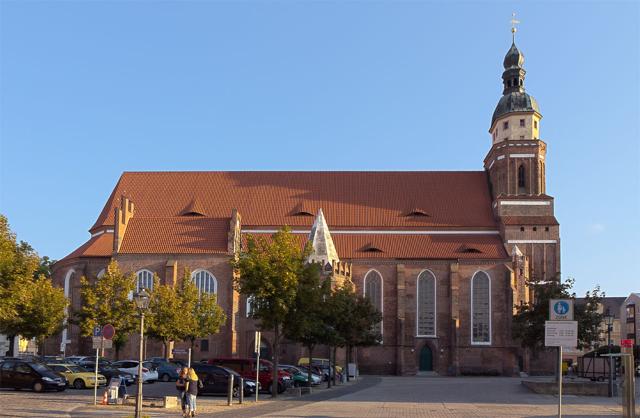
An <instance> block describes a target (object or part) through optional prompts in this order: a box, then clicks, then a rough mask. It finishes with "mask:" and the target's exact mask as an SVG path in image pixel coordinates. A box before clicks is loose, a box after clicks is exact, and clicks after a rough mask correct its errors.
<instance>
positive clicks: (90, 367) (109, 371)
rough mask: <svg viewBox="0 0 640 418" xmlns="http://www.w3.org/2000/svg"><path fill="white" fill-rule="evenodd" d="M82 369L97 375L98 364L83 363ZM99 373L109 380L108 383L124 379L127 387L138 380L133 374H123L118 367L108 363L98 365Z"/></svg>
mask: <svg viewBox="0 0 640 418" xmlns="http://www.w3.org/2000/svg"><path fill="white" fill-rule="evenodd" d="M80 367H82V368H83V369H85V370H86V371H88V372H92V373H95V370H96V363H91V362H87V361H83V362H82V363H81V364H80ZM98 373H100V374H101V375H103V376H104V377H105V378H106V379H107V382H109V381H110V380H111V379H112V378H114V377H118V378H123V379H124V383H125V384H126V385H127V386H130V385H132V384H133V383H134V382H135V381H136V378H135V377H134V376H133V375H132V374H131V373H129V372H123V371H122V370H119V369H117V368H116V367H113V366H112V365H111V363H107V362H102V361H101V362H99V363H98Z"/></svg>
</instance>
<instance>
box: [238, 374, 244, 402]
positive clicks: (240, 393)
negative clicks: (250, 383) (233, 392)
mask: <svg viewBox="0 0 640 418" xmlns="http://www.w3.org/2000/svg"><path fill="white" fill-rule="evenodd" d="M238 402H239V403H242V402H244V377H241V378H240V384H239V387H238Z"/></svg>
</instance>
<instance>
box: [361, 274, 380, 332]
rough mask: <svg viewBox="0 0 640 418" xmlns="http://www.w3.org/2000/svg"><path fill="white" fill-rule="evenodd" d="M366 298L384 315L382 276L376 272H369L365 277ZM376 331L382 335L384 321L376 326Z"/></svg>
mask: <svg viewBox="0 0 640 418" xmlns="http://www.w3.org/2000/svg"><path fill="white" fill-rule="evenodd" d="M364 297H366V298H368V299H369V300H370V301H371V303H372V304H373V306H374V307H375V308H376V309H377V310H378V312H380V313H382V312H383V311H382V309H383V307H382V306H383V305H382V276H381V275H380V273H378V272H377V271H376V270H369V272H368V273H367V274H366V275H365V276H364ZM375 330H376V331H377V332H378V333H379V334H380V335H382V321H380V323H378V324H376V326H375Z"/></svg>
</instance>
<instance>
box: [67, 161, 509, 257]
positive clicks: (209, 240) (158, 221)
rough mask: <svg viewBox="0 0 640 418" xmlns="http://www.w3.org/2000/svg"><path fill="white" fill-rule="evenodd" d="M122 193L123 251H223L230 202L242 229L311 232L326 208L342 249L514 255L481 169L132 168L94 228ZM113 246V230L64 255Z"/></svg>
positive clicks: (108, 220) (352, 252)
mask: <svg viewBox="0 0 640 418" xmlns="http://www.w3.org/2000/svg"><path fill="white" fill-rule="evenodd" d="M123 196H124V197H126V198H128V199H130V200H131V201H132V202H133V203H134V204H135V210H134V214H133V217H132V218H131V220H130V221H129V224H128V226H127V228H126V232H125V234H124V238H123V240H122V244H121V246H120V250H119V252H120V253H136V254H144V253H154V254H159V253H166V254H181V253H194V254H197V253H226V252H227V243H228V232H229V219H230V216H231V213H232V210H233V209H237V210H238V212H239V213H240V214H241V216H242V230H243V234H245V233H246V232H251V231H254V232H256V231H258V232H259V231H270V230H275V229H277V228H279V227H281V226H283V225H289V226H291V227H292V228H294V229H297V230H298V233H299V235H300V236H302V237H304V238H307V237H308V235H309V230H310V229H311V227H312V224H313V222H314V219H315V214H316V213H318V211H319V210H320V208H322V210H323V211H324V216H326V225H327V228H330V230H331V234H332V235H331V236H332V237H333V242H334V243H335V248H336V250H337V253H338V256H339V257H340V258H341V259H345V258H346V259H355V258H438V259H458V258H461V259H468V258H477V259H505V258H508V255H507V254H506V252H505V250H504V246H503V244H502V242H501V238H500V236H499V235H498V234H497V230H498V225H497V223H496V220H495V219H494V216H493V212H492V210H491V202H492V199H491V195H490V192H489V186H488V180H487V177H486V174H485V172H484V171H450V172H424V171H415V172H406V171H402V172H398V171H394V172H369V171H366V172H363V171H343V172H309V171H299V172H282V171H279V172H274V171H258V172H256V171H247V172H220V171H212V172H125V173H123V174H122V176H121V177H120V180H119V181H118V184H117V185H116V187H115V189H114V190H113V192H112V193H111V195H110V197H109V199H108V200H107V202H106V204H105V206H104V208H103V210H102V212H101V213H100V215H99V216H98V219H97V220H96V222H95V224H94V225H93V226H92V228H91V231H92V233H94V234H97V233H99V232H102V231H106V230H109V231H110V230H111V229H113V223H114V209H115V208H116V207H117V206H119V204H120V199H121V197H123ZM323 218H324V217H323ZM303 229H304V232H301V231H302V230H303ZM432 232H435V234H431V233H432ZM443 232H444V235H442V233H443ZM465 232H470V233H469V234H465ZM112 248H113V233H111V232H107V233H104V234H101V235H98V236H94V237H92V238H91V239H90V240H89V242H87V243H86V244H84V245H83V246H81V247H80V248H78V249H77V250H76V251H74V252H73V253H72V254H70V255H69V256H67V257H65V258H72V257H80V256H103V257H104V256H109V255H111V251H112Z"/></svg>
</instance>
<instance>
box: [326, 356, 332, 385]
mask: <svg viewBox="0 0 640 418" xmlns="http://www.w3.org/2000/svg"><path fill="white" fill-rule="evenodd" d="M329 388H331V346H329V375H328V376H327V389H329Z"/></svg>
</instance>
